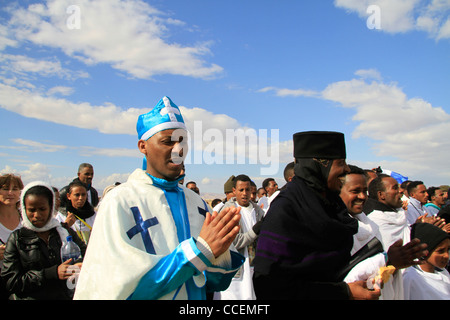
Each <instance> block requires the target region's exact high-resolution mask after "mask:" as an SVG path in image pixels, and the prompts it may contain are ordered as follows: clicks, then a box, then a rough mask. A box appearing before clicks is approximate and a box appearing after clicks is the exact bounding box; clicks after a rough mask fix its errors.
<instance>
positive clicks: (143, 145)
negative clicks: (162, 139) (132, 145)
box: [138, 140, 147, 155]
mask: <svg viewBox="0 0 450 320" xmlns="http://www.w3.org/2000/svg"><path fill="white" fill-rule="evenodd" d="M138 149H139V151H140V152H141V153H143V154H145V155H147V141H145V140H139V141H138Z"/></svg>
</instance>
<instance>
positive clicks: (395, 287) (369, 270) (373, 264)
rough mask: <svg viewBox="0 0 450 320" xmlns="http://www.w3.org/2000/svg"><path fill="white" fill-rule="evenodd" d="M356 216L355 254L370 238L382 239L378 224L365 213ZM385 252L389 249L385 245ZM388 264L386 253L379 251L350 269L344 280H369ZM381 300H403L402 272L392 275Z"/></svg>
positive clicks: (382, 290)
mask: <svg viewBox="0 0 450 320" xmlns="http://www.w3.org/2000/svg"><path fill="white" fill-rule="evenodd" d="M355 218H356V219H357V220H358V232H357V233H356V234H355V235H353V248H352V251H351V254H352V255H353V254H355V253H356V252H357V251H358V250H359V249H361V248H362V247H364V245H366V244H367V243H368V242H369V241H370V240H372V239H373V238H374V237H376V238H377V239H378V240H380V242H382V241H381V239H380V238H381V234H380V232H379V229H378V226H377V225H376V224H375V223H374V222H373V221H371V220H370V219H369V218H368V217H367V216H366V215H365V214H364V213H360V214H357V215H356V216H355ZM383 248H384V250H385V252H387V250H388V249H389V247H388V248H386V247H384V246H383ZM384 266H386V257H385V255H384V253H378V254H376V255H374V256H372V257H370V258H367V259H365V260H363V261H361V262H360V263H358V264H357V265H356V266H354V267H353V268H352V270H350V272H349V273H348V274H347V276H346V277H345V278H344V281H345V282H347V283H351V282H355V281H361V280H362V281H367V279H369V278H370V277H374V276H376V275H377V274H378V270H379V269H380V268H381V267H384ZM380 300H403V279H402V273H401V272H396V273H395V274H394V275H393V276H391V277H390V279H389V281H388V282H386V283H385V284H384V286H383V288H382V289H381V296H380Z"/></svg>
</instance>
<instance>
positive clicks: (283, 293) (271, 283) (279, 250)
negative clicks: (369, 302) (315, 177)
mask: <svg viewBox="0 0 450 320" xmlns="http://www.w3.org/2000/svg"><path fill="white" fill-rule="evenodd" d="M357 230H358V223H357V221H356V220H355V219H353V218H352V217H350V215H349V214H348V211H347V208H346V206H345V204H344V203H343V202H342V200H341V199H340V197H339V195H338V194H335V193H334V194H333V193H329V194H328V195H327V197H323V196H322V195H321V194H320V193H319V192H317V191H316V190H315V189H313V188H311V187H310V186H309V185H308V184H307V182H306V181H305V180H303V179H301V178H299V177H298V176H295V177H294V178H293V179H292V181H291V182H290V183H288V184H287V186H286V189H285V190H283V191H281V192H280V194H279V195H278V196H277V197H276V198H275V199H274V201H273V202H272V203H271V205H270V209H269V211H268V213H267V215H266V217H265V220H264V223H263V225H262V228H261V233H260V235H259V239H258V246H257V250H256V257H255V259H254V271H255V273H254V278H253V283H254V288H255V294H256V298H257V299H348V298H349V295H350V293H349V290H348V286H347V285H346V284H345V283H344V282H339V280H338V279H337V276H338V273H339V271H340V270H341V269H342V268H344V267H345V266H346V265H347V264H348V262H349V260H350V257H351V255H350V250H351V249H352V246H353V234H355V233H356V232H357Z"/></svg>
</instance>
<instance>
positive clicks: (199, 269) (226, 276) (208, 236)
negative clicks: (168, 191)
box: [129, 208, 244, 300]
mask: <svg viewBox="0 0 450 320" xmlns="http://www.w3.org/2000/svg"><path fill="white" fill-rule="evenodd" d="M239 219H240V215H239V210H236V209H235V208H230V209H228V210H223V211H222V212H221V213H220V214H217V213H214V214H213V215H212V216H211V215H210V214H209V213H207V215H206V219H205V223H204V224H203V227H202V230H201V231H200V235H199V241H197V240H195V239H194V238H190V239H187V240H185V241H183V242H181V243H180V244H179V245H178V246H177V248H176V249H175V250H174V251H173V252H172V253H171V254H169V255H167V256H165V257H163V258H161V259H160V261H159V262H158V263H157V264H156V265H155V266H154V267H153V268H152V269H151V270H149V271H148V272H147V273H146V274H145V275H144V276H143V277H142V278H141V279H140V281H139V283H138V285H137V287H136V289H135V291H134V292H133V294H132V295H131V296H130V297H129V299H131V300H141V299H152V300H153V299H158V298H160V297H163V296H164V295H166V294H168V293H170V292H172V291H175V290H177V288H179V287H180V286H182V285H183V284H184V283H185V282H186V281H188V280H189V279H190V278H191V277H197V278H196V280H197V281H195V282H196V284H197V285H198V286H200V287H201V286H203V285H205V280H206V279H205V278H204V275H203V272H205V273H208V275H207V277H206V278H207V279H208V284H207V285H208V288H211V290H217V291H220V290H223V289H221V288H223V287H225V288H227V287H228V285H229V283H230V281H231V278H232V277H233V276H234V274H235V273H236V272H237V271H238V269H239V267H240V266H241V265H242V263H243V261H244V260H243V258H242V257H241V256H240V255H239V254H238V253H235V252H232V253H230V254H229V259H230V260H228V259H225V261H224V260H223V259H224V258H223V257H226V256H227V255H228V249H229V247H230V244H231V242H232V241H233V239H234V237H235V236H236V234H237V232H238V231H239V227H238V226H237V224H238V223H239ZM199 248H200V249H199ZM175 294H176V293H175Z"/></svg>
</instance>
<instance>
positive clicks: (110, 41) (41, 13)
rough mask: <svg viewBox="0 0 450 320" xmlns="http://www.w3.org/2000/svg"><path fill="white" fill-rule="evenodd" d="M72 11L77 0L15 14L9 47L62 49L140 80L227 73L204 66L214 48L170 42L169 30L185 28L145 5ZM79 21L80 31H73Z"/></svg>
mask: <svg viewBox="0 0 450 320" xmlns="http://www.w3.org/2000/svg"><path fill="white" fill-rule="evenodd" d="M71 5H74V3H73V1H72V0H47V1H46V4H45V5H44V4H32V5H29V6H28V8H19V9H14V10H13V9H10V12H11V19H10V21H9V23H8V27H9V28H10V31H11V32H10V33H11V34H13V35H14V39H15V41H14V42H11V43H10V45H13V44H15V43H16V41H20V42H26V41H29V42H31V43H34V44H36V45H39V46H44V47H51V48H58V49H61V50H62V51H63V52H64V53H65V54H66V55H68V56H70V57H73V58H77V59H79V60H81V61H83V62H84V63H86V64H99V63H107V64H110V65H111V66H112V67H113V68H115V69H118V70H121V71H123V72H125V73H127V74H129V75H131V76H133V77H137V78H151V77H153V76H154V75H160V74H176V75H184V76H190V77H198V78H208V77H212V76H215V75H217V74H218V73H220V72H221V71H222V68H221V67H220V66H218V65H216V64H210V63H207V62H206V61H205V60H203V57H205V56H209V55H211V51H210V49H209V45H210V43H201V44H196V45H195V46H183V45H181V44H179V43H173V42H171V41H169V37H170V32H169V27H170V26H181V25H183V24H184V23H183V22H181V21H179V20H176V19H173V18H170V17H168V18H167V17H165V15H164V13H162V12H159V11H158V10H156V9H155V8H153V7H151V6H150V5H149V4H147V3H145V2H143V1H141V0H125V1H120V0H95V1H94V0H80V1H77V3H76V6H77V8H79V11H78V12H77V13H75V12H73V11H69V14H68V13H67V12H66V10H67V8H69V7H70V6H71ZM74 19H78V26H79V28H72V27H70V26H71V23H73V22H74ZM1 35H2V33H1V29H0V37H1ZM0 39H1V38H0ZM0 45H1V43H0ZM6 45H8V42H5V44H4V46H6Z"/></svg>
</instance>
